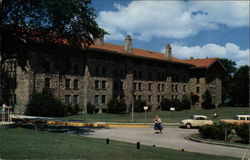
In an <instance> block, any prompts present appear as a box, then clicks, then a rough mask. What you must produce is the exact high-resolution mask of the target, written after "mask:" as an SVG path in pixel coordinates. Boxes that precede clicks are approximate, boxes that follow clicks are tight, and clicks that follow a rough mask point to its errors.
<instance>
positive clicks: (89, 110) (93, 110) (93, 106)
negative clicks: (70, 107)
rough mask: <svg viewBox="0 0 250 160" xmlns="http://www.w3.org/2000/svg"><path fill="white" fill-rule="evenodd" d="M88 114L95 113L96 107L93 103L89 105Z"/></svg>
mask: <svg viewBox="0 0 250 160" xmlns="http://www.w3.org/2000/svg"><path fill="white" fill-rule="evenodd" d="M87 113H89V114H94V113H95V105H93V104H92V103H91V102H88V103H87Z"/></svg>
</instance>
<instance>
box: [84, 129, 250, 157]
mask: <svg viewBox="0 0 250 160" xmlns="http://www.w3.org/2000/svg"><path fill="white" fill-rule="evenodd" d="M197 132H198V131H197V129H182V128H179V127H173V126H169V127H165V128H164V130H163V134H155V133H154V131H153V129H152V128H149V127H145V128H142V127H137V128H136V127H112V128H108V129H96V130H95V131H94V132H91V133H90V134H89V135H87V136H88V137H96V138H109V139H113V140H119V141H126V142H132V143H136V142H140V143H141V144H145V145H151V146H152V145H156V147H157V146H159V147H166V148H173V149H178V150H181V149H184V150H185V151H192V152H200V153H206V154H215V155H224V156H233V157H240V158H241V157H242V156H243V155H244V154H245V152H246V151H248V153H246V156H248V157H249V150H247V149H243V148H237V147H227V146H220V145H213V144H205V143H199V142H193V141H190V140H188V139H186V137H187V136H188V135H190V134H193V133H197Z"/></svg>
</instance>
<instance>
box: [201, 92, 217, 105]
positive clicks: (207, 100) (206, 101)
mask: <svg viewBox="0 0 250 160" xmlns="http://www.w3.org/2000/svg"><path fill="white" fill-rule="evenodd" d="M203 98H204V102H202V107H203V108H204V109H212V108H215V105H214V104H213V103H212V96H211V93H210V92H209V90H206V92H205V94H204V95H203Z"/></svg>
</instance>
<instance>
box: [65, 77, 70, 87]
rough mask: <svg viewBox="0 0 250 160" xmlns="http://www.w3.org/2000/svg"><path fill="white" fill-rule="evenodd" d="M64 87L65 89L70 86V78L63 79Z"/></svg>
mask: <svg viewBox="0 0 250 160" xmlns="http://www.w3.org/2000/svg"><path fill="white" fill-rule="evenodd" d="M65 87H66V89H69V88H70V79H66V80H65Z"/></svg>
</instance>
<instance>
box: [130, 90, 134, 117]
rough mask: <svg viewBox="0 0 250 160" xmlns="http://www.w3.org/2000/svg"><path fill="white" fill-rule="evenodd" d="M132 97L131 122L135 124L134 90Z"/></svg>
mask: <svg viewBox="0 0 250 160" xmlns="http://www.w3.org/2000/svg"><path fill="white" fill-rule="evenodd" d="M131 95H132V111H131V112H132V115H131V121H132V122H134V105H135V104H134V90H133V89H132V90H131Z"/></svg>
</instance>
